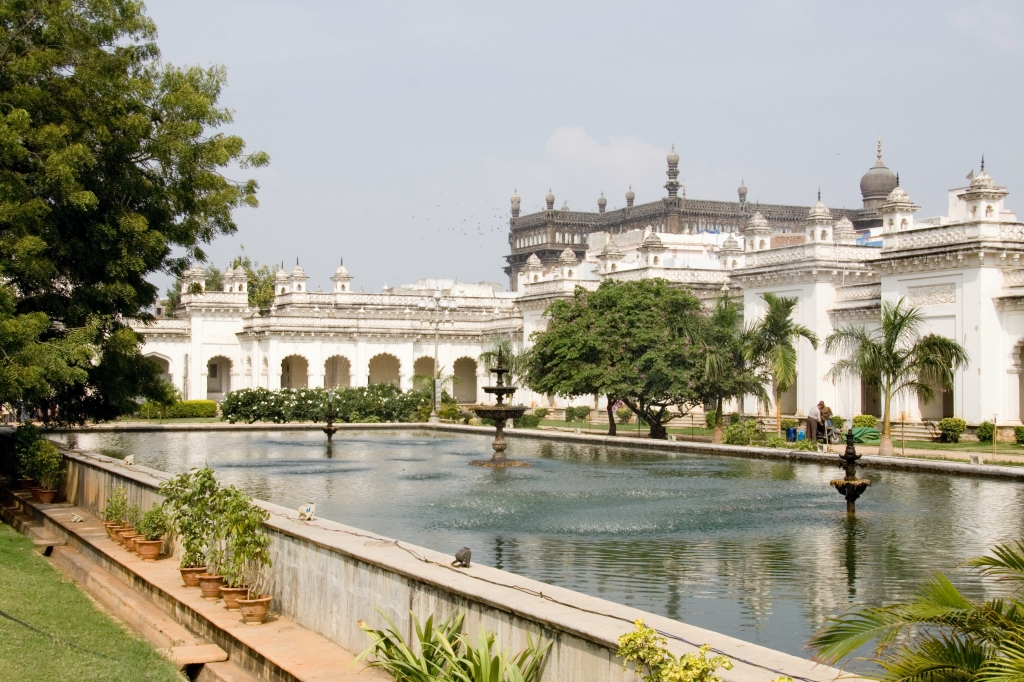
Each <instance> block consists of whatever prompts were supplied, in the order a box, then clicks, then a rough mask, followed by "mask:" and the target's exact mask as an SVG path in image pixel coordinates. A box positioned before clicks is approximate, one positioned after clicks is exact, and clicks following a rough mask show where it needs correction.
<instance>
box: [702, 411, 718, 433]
mask: <svg viewBox="0 0 1024 682" xmlns="http://www.w3.org/2000/svg"><path fill="white" fill-rule="evenodd" d="M717 416H718V413H717V412H715V411H714V410H708V411H707V412H705V413H704V426H706V427H708V428H709V429H713V428H715V418H716V417H717Z"/></svg>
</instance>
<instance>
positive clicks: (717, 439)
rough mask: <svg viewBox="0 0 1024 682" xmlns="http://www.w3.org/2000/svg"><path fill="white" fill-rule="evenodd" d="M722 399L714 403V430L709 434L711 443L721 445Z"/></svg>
mask: <svg viewBox="0 0 1024 682" xmlns="http://www.w3.org/2000/svg"><path fill="white" fill-rule="evenodd" d="M722 421H723V419H722V399H721V398H719V399H718V401H717V402H716V403H715V430H714V431H713V432H712V434H711V442H712V443H717V444H721V443H722V440H723V438H722V431H723V429H722Z"/></svg>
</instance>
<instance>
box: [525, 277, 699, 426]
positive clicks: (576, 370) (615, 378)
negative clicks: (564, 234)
mask: <svg viewBox="0 0 1024 682" xmlns="http://www.w3.org/2000/svg"><path fill="white" fill-rule="evenodd" d="M702 310H703V309H702V306H701V302H700V301H699V300H698V299H697V298H696V297H695V296H694V295H693V294H692V293H690V292H689V291H688V290H686V289H680V288H678V287H674V286H672V285H671V284H669V282H667V281H665V280H663V279H650V280H640V281H637V282H615V281H612V280H606V281H604V282H602V283H601V285H600V286H599V287H598V288H597V290H596V291H593V292H591V291H587V290H586V289H584V288H582V287H577V288H576V292H575V294H574V296H573V298H572V299H571V300H565V301H556V302H555V303H553V304H552V305H551V306H549V307H548V310H547V311H546V313H545V314H546V316H547V318H548V326H547V329H546V330H545V331H542V332H538V333H536V334H535V335H534V337H533V342H534V345H533V347H532V348H531V349H530V354H529V361H528V369H527V383H528V385H529V386H530V388H532V389H533V390H535V391H538V392H541V393H557V394H560V395H565V396H580V395H605V396H608V398H609V402H610V403H614V402H615V401H617V400H621V401H622V402H623V403H625V404H626V405H627V406H628V407H629V409H631V410H632V411H633V412H634V413H636V414H637V415H638V416H639V418H640V419H642V420H643V421H645V422H646V423H647V424H648V425H649V426H650V429H651V431H650V435H651V438H665V437H666V431H665V423H666V422H667V421H668V420H669V419H671V418H672V416H673V413H672V411H671V408H676V410H679V411H684V412H685V411H688V410H689V409H691V408H692V407H693V406H694V405H696V404H698V403H699V401H700V397H699V395H698V393H697V382H698V377H699V375H700V374H701V373H702V371H703V363H702V358H701V351H702V344H701V334H702V331H703V325H704V318H703V312H702ZM609 412H610V410H609ZM609 418H610V419H609V421H614V415H613V414H611V413H610V414H609Z"/></svg>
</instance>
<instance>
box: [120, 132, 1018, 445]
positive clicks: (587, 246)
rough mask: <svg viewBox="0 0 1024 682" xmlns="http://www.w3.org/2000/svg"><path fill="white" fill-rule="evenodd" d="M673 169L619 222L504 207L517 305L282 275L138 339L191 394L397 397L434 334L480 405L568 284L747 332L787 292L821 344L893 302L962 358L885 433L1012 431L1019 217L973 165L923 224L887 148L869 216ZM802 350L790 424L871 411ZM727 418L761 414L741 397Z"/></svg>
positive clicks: (866, 398) (420, 366) (871, 392)
mask: <svg viewBox="0 0 1024 682" xmlns="http://www.w3.org/2000/svg"><path fill="white" fill-rule="evenodd" d="M678 160H679V157H678V155H676V154H675V152H674V151H673V152H672V153H670V154H669V158H668V162H669V171H668V175H669V182H668V184H667V185H666V188H667V189H668V190H669V193H668V196H667V197H663V198H662V199H660V200H656V201H655V202H652V203H650V204H641V205H637V206H634V205H633V203H634V202H633V196H631V195H633V192H632V190H630V192H629V194H627V204H628V205H627V207H626V208H625V209H621V210H620V211H615V212H609V213H605V211H604V207H605V203H606V202H605V200H604V197H603V196H602V197H601V199H599V201H598V206H599V210H598V212H595V213H583V212H571V211H569V209H568V207H563V208H562V209H561V210H555V209H554V197H553V196H551V195H550V194H549V196H548V197H547V210H546V211H542V212H539V213H536V214H532V215H528V216H519V202H520V200H519V197H518V196H513V197H512V216H513V217H512V219H511V221H510V227H511V230H510V236H509V243H510V246H511V252H512V255H510V257H509V259H508V260H509V264H510V267H509V268H507V269H506V272H507V273H509V275H510V277H511V278H512V281H511V283H510V284H511V286H510V288H511V289H512V291H502V290H501V289H502V287H501V286H500V285H497V284H490V283H478V284H469V283H461V282H457V281H452V280H422V281H420V282H417V283H416V284H412V285H406V286H403V287H398V288H386V289H384V290H383V291H381V292H379V293H363V292H361V291H360V292H357V291H353V290H352V287H351V282H352V279H353V277H352V275H350V274H349V273H348V271H347V270H346V269H345V268H344V267H339V268H338V270H337V271H336V272H335V274H334V276H333V277H332V278H331V280H332V281H333V286H332V287H330V288H331V291H328V292H322V291H320V290H319V288H318V289H317V291H308V290H307V286H306V282H307V279H308V278H307V276H306V274H305V273H304V272H303V270H302V268H301V267H298V266H296V267H295V268H294V269H293V270H292V271H291V273H288V272H286V271H284V270H281V271H279V272H278V273H277V276H276V289H275V291H276V296H275V300H274V305H273V307H272V308H271V310H270V311H269V314H265V315H262V316H261V315H260V314H259V312H258V311H255V310H253V309H251V308H249V306H248V302H247V292H246V278H245V275H244V273H243V272H242V271H241V270H240V269H239V270H234V271H228V272H227V273H225V275H224V278H223V282H224V284H223V291H201V293H183V294H182V296H181V303H180V306H179V307H178V309H177V310H175V311H173V312H174V315H175V317H174V318H173V319H171V318H167V317H164V318H160V319H157V320H156V321H154V322H152V323H149V324H146V325H142V324H139V325H137V329H138V331H140V332H141V333H142V334H143V336H144V338H145V346H144V352H145V353H146V354H147V355H149V356H151V357H153V358H155V359H157V360H158V361H159V362H160V363H161V364H162V365H163V366H164V368H165V372H166V377H167V378H168V380H170V381H171V382H173V383H174V384H175V385H176V386H177V387H178V388H179V389H180V390H181V391H182V394H183V395H184V396H185V397H187V398H210V399H213V400H221V399H223V397H224V395H225V393H227V392H228V391H230V390H234V389H237V388H242V387H256V386H263V387H267V388H270V389H277V388H282V387H286V388H299V387H315V386H326V387H340V386H359V385H367V384H369V383H377V382H392V383H395V384H396V385H398V386H400V387H401V388H403V389H406V388H411V387H412V385H413V381H414V379H413V377H414V375H418V374H419V375H430V374H432V372H433V366H434V357H435V334H436V339H437V346H436V355H437V358H438V363H439V364H440V366H441V367H442V368H443V371H444V372H445V373H454V374H455V375H456V376H458V377H459V378H460V379H461V383H456V384H455V386H454V392H455V396H456V398H457V399H458V400H459V401H461V402H465V403H473V402H485V399H486V398H487V396H486V394H484V393H483V392H482V390H481V387H482V386H484V385H486V384H487V383H488V377H487V373H486V370H485V369H484V368H483V367H482V364H481V363H480V362H479V361H478V358H479V356H480V354H481V353H482V352H483V351H484V350H486V349H488V348H489V347H490V345H491V341H492V339H493V338H494V337H495V336H496V335H497V334H499V333H504V334H508V335H510V336H512V337H513V338H514V339H516V340H517V342H519V343H521V344H523V345H524V346H528V345H529V343H530V334H531V333H533V332H534V331H537V330H538V329H542V328H543V327H544V324H545V322H544V317H543V314H544V310H545V308H546V307H547V306H548V305H549V304H550V303H551V302H552V301H554V300H557V299H559V298H566V297H569V296H571V295H572V293H573V291H574V289H575V287H577V286H583V287H587V288H595V287H596V286H597V285H598V284H599V283H600V281H601V280H603V279H613V280H634V279H642V278H653V277H661V278H665V279H667V280H669V281H670V282H674V283H678V284H679V285H680V286H688V287H691V288H692V289H693V290H694V292H695V293H696V294H697V295H698V296H700V297H701V298H702V299H704V300H706V301H708V302H710V301H711V300H712V299H713V298H714V297H716V296H718V295H720V294H721V292H722V291H728V292H730V294H731V295H732V296H734V297H736V298H737V299H742V302H743V307H744V317H745V319H746V321H747V322H748V323H749V322H752V321H754V320H756V319H757V318H758V317H759V316H761V315H763V313H764V307H765V306H764V303H763V301H762V299H761V298H760V296H761V294H763V293H765V292H772V293H775V294H778V295H781V296H791V297H796V298H798V299H799V305H798V307H797V310H796V313H795V315H796V318H797V321H799V322H800V323H802V324H804V325H806V326H807V327H809V328H810V329H811V330H812V331H814V332H815V333H816V334H817V335H818V337H819V338H821V339H824V338H825V337H826V336H828V334H829V333H830V332H831V331H832V330H833V329H834V328H835V327H836V326H837V325H842V324H863V325H865V326H867V327H869V328H870V327H871V326H873V325H877V324H878V320H879V311H880V306H881V302H882V300H886V301H896V300H897V299H899V298H901V297H904V298H906V300H907V301H908V302H909V303H910V304H912V305H914V306H917V307H919V308H920V309H921V310H922V312H923V314H924V316H925V318H926V321H927V328H928V330H929V331H932V332H935V333H938V334H942V335H944V336H947V337H949V338H953V339H956V340H957V341H959V342H961V343H962V344H964V345H965V346H966V348H967V350H968V351H969V353H970V358H971V361H970V364H969V366H967V367H966V368H964V369H963V370H962V371H960V373H959V374H958V375H957V378H956V384H955V388H954V389H953V391H951V392H947V393H943V394H941V396H940V397H939V398H938V399H936V400H935V401H934V402H933V403H932V404H920V403H919V401H918V400H917V399H916V398H915V399H913V400H908V399H906V398H904V399H902V401H901V403H900V404H898V405H897V406H896V407H895V409H894V415H893V417H894V419H904V420H907V421H912V422H913V421H921V420H936V419H939V418H942V417H943V416H959V417H962V418H964V419H966V420H967V421H968V422H969V423H978V422H981V421H983V420H986V419H989V420H991V419H993V417H994V418H995V419H996V420H997V421H998V423H999V424H1001V425H1010V424H1020V423H1021V420H1022V418H1024V404H1022V402H1021V399H1020V396H1021V392H1022V375H1021V352H1022V347H1024V262H1022V256H1024V223H1021V222H1020V221H1018V220H1017V217H1016V215H1014V214H1013V213H1012V212H1010V211H1008V210H1007V209H1006V207H1005V206H1004V201H1005V199H1006V196H1007V194H1008V192H1007V190H1006V189H1005V188H1004V187H1000V186H999V185H997V184H996V182H995V180H994V179H993V178H992V177H991V176H989V175H988V174H987V173H986V172H985V170H984V162H983V163H982V169H981V172H980V173H979V174H978V175H976V176H973V174H972V176H973V177H971V179H970V184H969V185H968V186H964V187H958V188H956V189H952V190H950V191H949V209H948V213H947V215H944V216H939V217H933V218H918V217H917V216H916V213H917V212H918V207H917V206H915V205H914V203H913V202H912V201H911V198H910V197H909V196H908V195H907V193H906V192H905V191H904V190H903V189H902V188H901V187H900V186H899V182H898V178H897V177H896V176H895V175H894V174H893V173H892V172H891V171H889V169H888V168H886V167H885V166H884V164H883V163H882V160H881V148H879V153H878V160H877V163H876V164H875V166H874V167H873V168H871V169H870V170H869V171H868V173H867V174H865V176H864V178H863V179H862V180H861V190H862V194H863V196H864V208H863V209H858V210H857V211H837V210H835V209H831V210H830V209H829V208H827V207H826V206H825V205H824V204H823V203H822V202H821V200H820V197H819V200H818V202H817V203H815V204H814V205H813V206H812V207H809V208H807V207H805V208H802V209H800V208H799V207H787V206H775V205H764V206H763V207H762V206H761V205H751V204H747V203H746V188H745V187H743V186H741V187H740V201H739V202H709V201H697V200H692V199H687V198H686V196H685V187H682V196H679V194H678V189H679V188H680V187H681V185H680V184H679V183H678V182H677V181H676V178H677V176H678ZM798 210H799V212H797V211H798ZM716 216H717V217H716ZM723 216H724V217H723ZM773 216H776V217H778V224H773ZM794 216H796V217H794ZM799 216H803V217H802V218H800V217H799ZM645 221H649V222H647V224H644V222H645ZM204 278H205V276H204V273H203V270H202V269H201V268H194V269H192V270H190V271H188V272H187V273H186V274H185V277H184V278H183V281H182V291H183V292H187V291H189V290H190V287H191V289H192V290H193V291H196V290H198V289H201V288H202V287H203V286H204ZM193 285H198V286H193ZM800 344H801V345H800V346H799V348H798V356H799V377H798V381H797V383H796V385H795V386H794V388H793V389H792V390H791V391H790V392H789V394H787V395H786V396H785V397H784V398H783V405H782V410H783V412H784V413H785V414H804V413H806V411H807V409H808V408H809V407H810V406H811V405H812V404H814V403H816V402H817V401H818V400H824V401H825V402H826V403H828V404H829V406H831V407H832V408H833V410H834V411H835V412H836V414H840V415H844V416H852V415H854V414H859V413H873V414H876V415H878V414H879V413H880V404H879V395H878V391H877V389H872V388H871V387H868V386H861V385H860V383H859V382H857V381H850V382H846V383H843V384H838V385H834V384H833V383H832V382H831V381H829V380H827V379H826V378H825V374H826V372H828V370H829V368H830V367H831V366H832V362H833V359H832V358H830V357H829V356H828V355H827V354H826V353H825V351H824V349H823V348H822V347H819V349H818V350H814V349H813V348H812V347H811V345H810V344H809V343H807V342H806V341H803V340H801V342H800ZM516 398H517V400H519V401H521V402H522V403H523V404H527V405H533V406H555V407H563V406H566V405H568V404H591V405H592V406H595V407H598V406H601V405H595V404H594V403H593V399H592V398H591V399H590V402H589V403H588V401H587V399H577V400H575V401H572V402H571V403H570V402H568V401H566V400H565V399H564V398H561V397H557V396H541V395H534V394H532V393H531V392H529V391H527V390H525V389H523V390H521V392H520V393H519V394H517V396H516ZM734 407H736V408H737V409H740V408H746V409H745V410H744V411H746V412H755V411H757V410H758V409H759V407H758V406H757V405H755V404H753V403H752V402H751V403H750V404H744V405H739V406H734Z"/></svg>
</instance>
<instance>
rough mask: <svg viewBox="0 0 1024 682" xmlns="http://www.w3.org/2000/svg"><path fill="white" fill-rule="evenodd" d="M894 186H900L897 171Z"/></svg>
mask: <svg viewBox="0 0 1024 682" xmlns="http://www.w3.org/2000/svg"><path fill="white" fill-rule="evenodd" d="M896 186H897V187H899V186H900V174H899V173H897V174H896Z"/></svg>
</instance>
